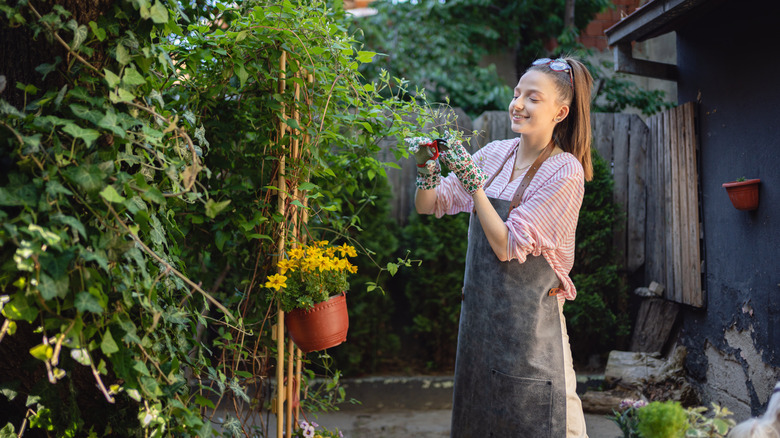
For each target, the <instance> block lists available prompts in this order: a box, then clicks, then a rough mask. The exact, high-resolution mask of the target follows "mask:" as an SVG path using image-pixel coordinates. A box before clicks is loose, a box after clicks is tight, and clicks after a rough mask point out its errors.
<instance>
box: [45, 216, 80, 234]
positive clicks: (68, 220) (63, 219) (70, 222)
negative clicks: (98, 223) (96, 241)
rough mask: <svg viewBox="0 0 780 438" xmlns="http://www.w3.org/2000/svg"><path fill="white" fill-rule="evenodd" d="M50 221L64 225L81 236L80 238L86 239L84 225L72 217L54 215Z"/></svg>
mask: <svg viewBox="0 0 780 438" xmlns="http://www.w3.org/2000/svg"><path fill="white" fill-rule="evenodd" d="M51 218H52V220H54V221H57V222H60V223H62V224H65V225H67V226H69V227H71V228H73V229H74V230H76V231H78V233H79V234H81V237H87V230H86V228H84V224H82V223H81V222H79V220H78V219H76V218H75V217H72V216H65V215H64V214H62V213H55V214H53V215H52V216H51Z"/></svg>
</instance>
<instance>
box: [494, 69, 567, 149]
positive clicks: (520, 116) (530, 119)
mask: <svg viewBox="0 0 780 438" xmlns="http://www.w3.org/2000/svg"><path fill="white" fill-rule="evenodd" d="M568 113H569V107H568V106H567V105H563V104H561V103H559V102H558V90H557V88H556V86H555V80H554V78H553V77H552V76H550V75H548V74H546V73H543V72H540V71H536V70H531V71H528V72H526V73H525V74H524V75H523V77H521V78H520V81H519V82H518V83H517V86H516V87H515V94H514V97H513V98H512V102H511V103H510V104H509V118H510V121H511V123H512V131H514V132H517V133H520V134H532V133H537V132H540V133H544V132H546V131H550V132H552V130H553V128H554V127H555V125H556V123H557V122H556V121H555V119H556V118H558V119H560V120H563V119H564V118H565V117H566V115H567V114H568Z"/></svg>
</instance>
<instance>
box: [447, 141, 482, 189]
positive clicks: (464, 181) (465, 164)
mask: <svg viewBox="0 0 780 438" xmlns="http://www.w3.org/2000/svg"><path fill="white" fill-rule="evenodd" d="M453 137H454V136H453V135H452V132H447V133H446V134H444V140H445V141H446V145H443V146H442V147H441V155H439V157H440V158H441V161H442V162H443V163H444V165H445V166H447V167H448V168H449V169H450V170H451V171H453V172H455V175H457V176H458V180H460V183H461V185H463V188H464V189H466V191H467V192H469V194H470V195H474V193H476V192H477V190H479V189H481V188H483V186H484V185H485V181H487V179H488V177H487V174H485V172H484V171H483V170H482V168H480V167H479V166H477V163H475V162H474V159H473V158H472V157H471V154H470V153H469V152H468V151H467V150H466V148H464V147H463V144H461V141H460V140H457V139H454V138H453Z"/></svg>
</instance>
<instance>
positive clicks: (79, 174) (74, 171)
mask: <svg viewBox="0 0 780 438" xmlns="http://www.w3.org/2000/svg"><path fill="white" fill-rule="evenodd" d="M65 176H66V177H68V179H70V180H71V181H72V182H73V183H75V184H77V185H79V186H80V187H81V188H82V189H84V190H85V191H86V192H88V193H96V192H97V191H98V190H100V189H101V188H103V179H104V178H105V177H106V174H105V173H104V172H103V171H102V170H101V169H100V167H98V166H97V165H94V164H88V165H82V166H78V167H72V168H70V169H68V170H66V171H65Z"/></svg>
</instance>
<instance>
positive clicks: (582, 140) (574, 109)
mask: <svg viewBox="0 0 780 438" xmlns="http://www.w3.org/2000/svg"><path fill="white" fill-rule="evenodd" d="M562 59H563V60H564V61H566V63H567V64H569V65H570V66H571V73H572V76H571V77H572V78H573V81H572V79H570V77H569V72H568V71H554V70H552V69H550V65H549V64H547V65H535V66H531V67H529V68H528V70H526V71H531V70H536V71H541V72H544V73H547V74H549V75H551V76H552V77H554V78H555V84H556V88H557V89H558V100H559V101H560V102H561V103H564V104H566V105H569V115H568V116H567V117H566V118H565V119H563V120H562V121H561V122H559V123H558V124H557V125H555V129H554V130H553V138H554V139H555V142H556V143H557V144H558V146H560V148H561V149H563V150H564V151H565V152H569V153H571V154H572V155H574V156H575V157H577V160H579V162H580V163H581V164H582V169H583V171H584V173H585V181H590V180H591V179H593V164H592V163H591V161H590V142H591V127H590V93H591V89H592V87H593V77H592V76H591V75H590V72H589V71H588V69H587V68H586V67H585V65H584V64H582V63H581V62H580V61H578V60H576V59H574V58H571V57H564V58H562ZM572 82H574V84H573V87H572ZM572 88H573V89H572Z"/></svg>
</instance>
